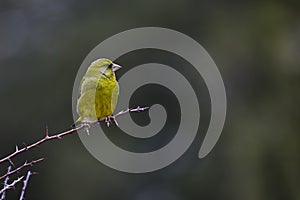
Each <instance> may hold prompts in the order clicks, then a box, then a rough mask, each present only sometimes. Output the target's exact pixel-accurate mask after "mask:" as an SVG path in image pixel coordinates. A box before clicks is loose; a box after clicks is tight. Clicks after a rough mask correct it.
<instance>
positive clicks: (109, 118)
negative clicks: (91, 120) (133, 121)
mask: <svg viewBox="0 0 300 200" xmlns="http://www.w3.org/2000/svg"><path fill="white" fill-rule="evenodd" d="M112 122H115V124H116V125H117V126H118V127H119V124H118V122H117V120H116V116H114V115H111V116H107V117H105V123H106V125H107V127H109V125H110V124H111V123H112Z"/></svg>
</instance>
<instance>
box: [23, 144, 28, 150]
mask: <svg viewBox="0 0 300 200" xmlns="http://www.w3.org/2000/svg"><path fill="white" fill-rule="evenodd" d="M22 144H23V145H24V147H25V150H27V145H26V143H25V142H23V143H22Z"/></svg>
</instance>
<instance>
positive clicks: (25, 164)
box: [0, 158, 44, 180]
mask: <svg viewBox="0 0 300 200" xmlns="http://www.w3.org/2000/svg"><path fill="white" fill-rule="evenodd" d="M43 160H44V158H40V159H37V160H33V161H31V162H27V161H26V162H25V163H24V164H23V165H21V166H20V167H18V168H16V169H14V170H11V171H10V172H7V173H6V174H4V175H3V176H1V177H0V180H2V179H4V178H6V177H8V176H10V175H12V174H14V173H16V172H19V171H20V170H21V169H23V168H26V167H29V166H33V165H34V164H35V163H38V162H41V161H43Z"/></svg>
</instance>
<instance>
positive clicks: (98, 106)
mask: <svg viewBox="0 0 300 200" xmlns="http://www.w3.org/2000/svg"><path fill="white" fill-rule="evenodd" d="M121 68H122V67H121V66H120V65H118V64H116V63H113V62H112V61H111V60H110V59H107V58H100V59H97V60H95V61H93V62H92V63H91V65H90V66H89V67H88V69H87V71H86V73H85V75H84V76H83V78H82V80H81V82H80V92H79V93H80V94H79V98H78V99H77V107H76V109H77V114H78V115H79V117H78V119H77V120H76V122H75V124H78V123H94V122H97V121H99V120H105V122H106V123H107V126H109V123H110V122H111V119H113V120H114V122H115V123H116V125H118V124H117V122H116V120H115V118H114V117H113V116H112V114H113V112H114V110H115V108H116V105H117V101H118V96H119V84H118V81H117V79H116V75H115V72H116V71H117V70H119V69H121Z"/></svg>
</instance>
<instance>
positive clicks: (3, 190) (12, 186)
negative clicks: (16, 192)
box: [0, 176, 24, 194]
mask: <svg viewBox="0 0 300 200" xmlns="http://www.w3.org/2000/svg"><path fill="white" fill-rule="evenodd" d="M23 178H24V176H21V177H19V178H17V179H16V180H14V181H13V182H12V183H11V184H6V186H4V188H3V189H2V190H0V194H2V193H3V192H5V191H6V190H8V189H10V188H14V187H15V185H16V184H17V183H18V182H20V181H21V180H22V179H23Z"/></svg>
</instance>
